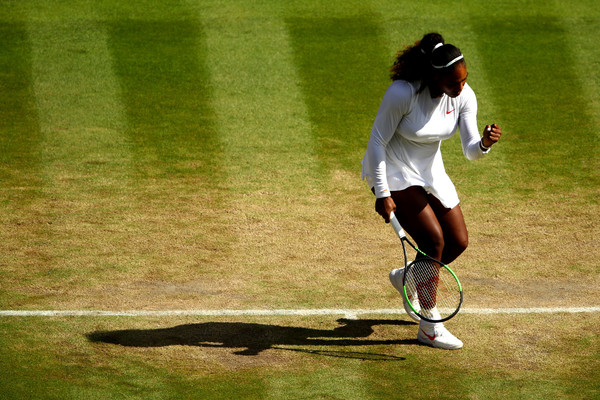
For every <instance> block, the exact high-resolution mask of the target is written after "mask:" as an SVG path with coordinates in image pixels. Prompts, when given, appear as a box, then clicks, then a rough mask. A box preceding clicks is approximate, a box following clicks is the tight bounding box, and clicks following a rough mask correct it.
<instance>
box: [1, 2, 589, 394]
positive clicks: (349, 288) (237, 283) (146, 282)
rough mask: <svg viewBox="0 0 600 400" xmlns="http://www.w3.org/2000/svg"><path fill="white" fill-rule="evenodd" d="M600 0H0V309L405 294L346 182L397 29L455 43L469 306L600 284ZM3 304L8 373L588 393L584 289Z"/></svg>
mask: <svg viewBox="0 0 600 400" xmlns="http://www.w3.org/2000/svg"><path fill="white" fill-rule="evenodd" d="M599 28H600V10H599V9H598V7H597V6H596V4H595V2H593V1H591V0H590V1H586V0H578V1H574V2H569V3H559V2H552V3H546V2H543V3H540V2H533V1H526V2H523V1H518V2H517V1H504V2H496V3H493V4H492V3H490V4H489V5H486V4H482V3H481V2H476V1H466V2H460V3H448V2H441V1H434V2H428V3H427V5H422V4H417V3H415V2H408V1H402V2H391V1H376V0H369V1H360V2H353V1H344V2H341V1H337V0H334V1H329V2H318V1H305V2H297V3H296V2H280V1H274V0H264V1H255V2H247V1H246V2H244V1H236V0H231V1H192V0H189V1H140V2H117V1H114V0H103V1H95V2H88V1H83V0H81V1H69V2H66V1H34V0H31V1H23V2H17V1H6V2H2V4H0V181H1V182H2V186H0V204H1V208H0V309H1V310H194V309H203V310H221V309H309V308H310V309H321V308H322V309H337V308H344V309H356V308H360V309H382V308H398V307H401V299H400V297H399V296H398V295H397V293H396V292H395V291H394V289H393V288H392V286H391V285H390V284H389V281H388V278H387V274H388V272H389V270H390V269H391V268H392V267H394V266H395V265H396V264H397V263H400V262H401V258H402V257H401V254H400V253H399V250H400V247H399V243H398V240H397V238H396V237H395V236H394V234H393V232H392V231H391V229H390V227H389V226H386V225H385V224H383V223H380V220H379V217H378V216H377V215H376V214H375V212H374V211H373V198H372V195H371V193H370V192H369V190H368V188H367V187H366V185H365V184H364V182H361V181H360V160H361V158H362V155H363V153H364V150H365V147H366V143H367V140H368V135H369V132H370V128H371V124H372V121H373V118H374V116H375V113H376V110H377V107H378V106H379V102H380V100H381V97H382V95H383V92H384V91H385V89H386V87H387V85H388V84H389V80H388V74H387V70H388V68H389V66H390V65H391V62H392V59H393V56H394V54H395V52H396V51H397V50H398V49H399V48H401V47H402V46H403V45H406V44H411V43H412V42H414V41H415V40H417V39H418V38H420V37H421V36H422V35H423V33H425V32H428V31H439V32H440V33H442V34H443V35H444V37H445V38H446V39H447V41H448V42H450V43H454V44H456V45H457V46H458V47H460V48H461V50H462V51H463V53H464V54H465V58H466V60H467V66H468V68H469V84H470V85H471V86H472V87H473V89H474V90H475V92H476V94H477V96H478V104H479V114H478V115H479V118H478V119H479V124H480V126H483V125H484V124H486V123H492V122H496V123H498V124H499V125H500V126H502V130H503V137H502V140H501V143H499V144H498V146H495V147H494V149H493V151H492V152H491V153H490V154H489V156H488V157H486V158H485V159H483V160H480V161H478V162H475V163H470V162H468V161H467V160H466V159H465V158H464V157H463V155H462V152H461V150H460V141H459V140H458V137H455V138H453V139H452V140H450V141H448V142H445V143H444V144H443V154H444V161H445V165H446V169H447V170H448V172H449V175H450V176H451V177H452V179H453V180H454V183H455V184H456V187H457V189H458V191H459V195H460V196H461V201H462V208H463V211H464V213H465V218H466V222H467V226H468V228H469V233H470V246H469V249H468V250H467V251H466V253H465V254H464V255H462V256H461V257H460V258H459V260H458V261H457V263H456V264H455V265H454V266H453V269H454V270H455V271H456V272H457V274H459V276H460V278H461V281H462V283H463V285H464V289H465V307H470V308H506V307H590V306H599V305H600V294H599V292H598V287H599V284H600V274H599V273H598V272H599V266H600V248H599V246H598V244H597V240H596V238H597V237H598V236H599V235H600V229H599V227H598V220H599V216H600V209H599V202H598V196H599V194H600V193H599V188H600V182H599V176H600V174H599V171H600V168H599V167H600V162H599V161H600V157H599V149H600V147H599V135H598V131H599V128H600V103H599V102H598V98H597V93H598V91H599V89H600V72H599V69H598V60H599V59H600V51H599V50H598V48H597V43H596V42H597V40H596V38H597V32H598V30H599ZM448 326H449V328H450V329H451V330H452V332H455V333H456V335H457V336H458V337H460V338H461V339H462V340H463V341H464V342H465V348H464V349H462V350H460V351H458V352H445V351H441V350H434V349H431V348H428V347H423V346H419V345H417V342H416V340H415V336H416V328H415V325H414V324H412V322H410V321H409V319H408V317H406V316H400V317H398V316H381V315H373V316H362V315H361V316H360V317H359V318H358V319H357V320H349V319H341V320H340V316H328V315H319V316H215V317H206V316H203V317H192V316H168V317H160V318H159V317H147V316H146V317H144V316H140V317H107V316H99V317H4V316H2V317H0V368H1V369H2V371H4V373H3V374H2V377H1V378H0V393H3V395H2V396H0V397H6V398H10V399H12V398H15V399H21V398H55V399H64V398H74V399H77V398H107V399H108V398H144V399H147V398H154V399H167V398H207V399H213V398H215V399H218V398H223V399H231V398H247V399H256V398H265V399H283V398H290V399H316V398H323V399H387V398H400V397H406V396H410V397H415V398H432V397H439V398H471V399H488V398H511V399H512V398H523V399H529V398H539V399H541V398H544V399H547V398H567V399H580V398H586V399H593V398H598V397H599V396H600V384H599V383H598V377H599V376H600V339H599V334H600V328H599V327H600V313H597V312H595V313H575V314H569V313H556V314H518V315H504V314H502V315H472V314H462V315H461V314H459V315H458V316H457V317H456V318H455V319H453V320H452V321H450V322H449V323H448Z"/></svg>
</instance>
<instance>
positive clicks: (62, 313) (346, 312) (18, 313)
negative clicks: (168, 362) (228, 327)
mask: <svg viewBox="0 0 600 400" xmlns="http://www.w3.org/2000/svg"><path fill="white" fill-rule="evenodd" d="M593 312H600V307H532V308H463V309H461V310H460V313H461V314H480V315H488V314H540V313H546V314H548V313H550V314H557V313H568V314H572V313H593ZM398 314H404V310H401V309H390V308H384V309H328V308H325V309H298V310H294V309H255V310H129V311H103V310H0V317H170V316H200V317H203V316H218V317H221V316H277V315H291V316H308V315H343V316H345V317H346V318H351V319H354V318H357V317H358V316H359V315H398Z"/></svg>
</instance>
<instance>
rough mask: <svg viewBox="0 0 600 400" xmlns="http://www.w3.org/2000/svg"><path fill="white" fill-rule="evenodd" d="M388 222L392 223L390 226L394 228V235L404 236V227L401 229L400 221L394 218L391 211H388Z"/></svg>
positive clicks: (394, 215)
mask: <svg viewBox="0 0 600 400" xmlns="http://www.w3.org/2000/svg"><path fill="white" fill-rule="evenodd" d="M390 223H391V224H392V228H394V232H396V235H398V237H399V238H400V239H402V238H404V237H406V235H405V234H404V229H402V226H401V225H400V222H399V221H398V218H396V214H394V212H393V211H392V212H391V213H390Z"/></svg>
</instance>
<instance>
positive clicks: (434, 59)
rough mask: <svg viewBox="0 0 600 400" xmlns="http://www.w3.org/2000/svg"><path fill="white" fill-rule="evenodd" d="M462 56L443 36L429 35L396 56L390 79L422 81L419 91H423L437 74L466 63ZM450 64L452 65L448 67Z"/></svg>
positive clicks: (437, 34)
mask: <svg viewBox="0 0 600 400" xmlns="http://www.w3.org/2000/svg"><path fill="white" fill-rule="evenodd" d="M461 56H462V53H461V52H460V50H459V49H458V48H457V47H455V46H453V45H451V44H445V41H444V38H443V37H442V35H440V34H439V33H428V34H426V35H425V36H423V38H422V39H421V40H419V41H418V42H416V43H415V44H414V45H413V46H409V47H407V48H405V49H404V50H401V51H399V52H398V53H397V54H396V60H395V61H394V65H393V66H392V68H391V69H390V78H391V79H392V80H393V81H397V80H400V79H402V80H405V81H408V82H418V81H421V82H423V84H422V85H421V87H420V88H419V91H422V90H423V89H424V88H425V85H427V82H428V81H429V80H430V79H431V76H432V75H433V74H434V73H435V72H437V73H439V72H443V70H445V69H447V68H450V67H451V66H452V65H455V64H456V63H457V62H459V61H461V62H464V60H463V59H462V58H460V57H461ZM457 58H460V59H457ZM452 61H454V62H452ZM448 63H451V64H450V65H447V64H448Z"/></svg>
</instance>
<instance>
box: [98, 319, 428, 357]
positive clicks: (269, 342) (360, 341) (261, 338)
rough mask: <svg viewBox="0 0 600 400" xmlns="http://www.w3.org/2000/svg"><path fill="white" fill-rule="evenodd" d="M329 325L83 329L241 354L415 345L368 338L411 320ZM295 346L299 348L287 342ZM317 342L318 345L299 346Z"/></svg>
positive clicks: (117, 338)
mask: <svg viewBox="0 0 600 400" xmlns="http://www.w3.org/2000/svg"><path fill="white" fill-rule="evenodd" d="M337 322H338V323H339V324H340V326H338V327H336V328H334V329H329V330H328V329H314V328H305V327H297V326H280V325H269V324H257V323H246V322H206V323H198V324H185V325H178V326H174V327H171V328H159V329H125V330H115V331H95V332H91V333H88V334H86V337H87V338H88V340H89V341H90V342H94V343H109V344H114V345H119V346H126V347H164V346H177V345H179V346H194V347H212V348H214V347H217V348H229V349H233V350H235V351H234V352H233V353H234V354H238V355H243V356H255V355H258V354H260V353H261V352H263V351H265V350H269V349H280V350H290V351H299V352H305V353H312V354H320V355H327V356H334V357H345V358H360V359H377V358H378V357H379V359H380V360H383V359H386V358H387V359H389V360H393V359H395V358H394V357H388V356H386V355H381V354H372V353H361V352H347V353H345V354H344V352H343V351H340V350H335V351H330V350H323V349H322V347H328V346H336V347H337V346H352V347H353V346H380V345H416V344H418V342H417V341H416V340H403V339H389V340H387V339H369V336H371V334H373V332H374V329H373V328H374V327H375V326H381V325H393V326H407V325H415V323H414V322H412V321H402V320H385V319H356V320H354V319H339V320H337ZM289 346H299V347H293V348H292V347H289ZM305 346H318V347H319V348H318V349H309V348H304V347H305Z"/></svg>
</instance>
